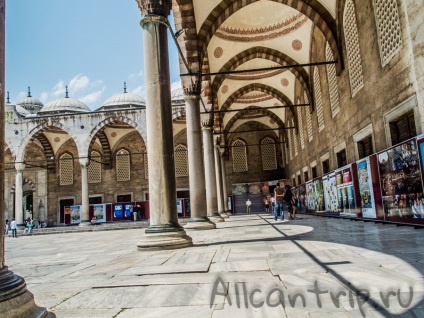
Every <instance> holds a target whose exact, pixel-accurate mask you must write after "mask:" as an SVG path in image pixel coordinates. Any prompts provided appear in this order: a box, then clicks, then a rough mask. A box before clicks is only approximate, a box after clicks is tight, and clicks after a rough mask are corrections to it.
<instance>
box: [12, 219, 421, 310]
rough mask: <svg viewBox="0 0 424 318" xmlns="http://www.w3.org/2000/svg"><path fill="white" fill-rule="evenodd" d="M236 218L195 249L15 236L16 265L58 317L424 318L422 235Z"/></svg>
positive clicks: (91, 235)
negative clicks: (152, 249)
mask: <svg viewBox="0 0 424 318" xmlns="http://www.w3.org/2000/svg"><path fill="white" fill-rule="evenodd" d="M301 218H302V219H299V220H295V221H284V222H281V221H274V220H273V218H272V217H271V216H269V215H265V214H251V215H240V216H232V217H231V218H230V219H227V220H226V222H224V223H218V224H217V229H216V230H209V231H188V234H189V235H190V236H191V237H192V238H193V242H194V247H191V248H186V249H180V250H174V251H157V252H139V251H137V250H136V243H137V241H138V240H139V239H140V237H141V235H142V232H143V229H128V230H124V231H122V230H121V231H95V232H76V233H61V234H51V235H39V236H25V237H19V238H18V239H14V238H11V237H7V238H6V264H7V265H8V266H9V268H10V269H11V270H13V271H14V272H15V273H17V274H19V275H21V276H23V277H24V278H25V280H26V282H27V285H28V289H29V290H30V291H31V292H32V293H33V294H34V295H35V299H36V302H37V304H39V305H42V306H46V307H48V308H49V310H51V311H52V312H54V313H55V314H56V315H57V317H78V318H81V317H102V318H103V317H118V318H130V317H131V318H132V317H134V318H135V317H137V318H138V317H165V316H172V317H173V318H176V317H184V318H188V317H214V318H215V317H232V318H234V317H314V318H315V317H326V318H332V317H392V316H393V317H399V316H401V317H424V301H423V299H424V244H423V243H424V232H423V230H420V229H414V228H413V227H397V226H395V225H382V224H374V223H364V222H360V221H349V220H342V219H332V218H319V217H314V216H304V215H303V216H301Z"/></svg>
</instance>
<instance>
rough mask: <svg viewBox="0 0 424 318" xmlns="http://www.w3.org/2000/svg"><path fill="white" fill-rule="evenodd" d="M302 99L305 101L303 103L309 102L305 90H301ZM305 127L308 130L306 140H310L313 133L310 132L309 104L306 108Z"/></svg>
mask: <svg viewBox="0 0 424 318" xmlns="http://www.w3.org/2000/svg"><path fill="white" fill-rule="evenodd" d="M303 100H304V101H305V104H309V98H308V94H306V92H303ZM306 129H307V131H308V140H309V141H312V140H313V139H314V135H313V133H312V115H311V111H310V106H309V107H308V108H306Z"/></svg>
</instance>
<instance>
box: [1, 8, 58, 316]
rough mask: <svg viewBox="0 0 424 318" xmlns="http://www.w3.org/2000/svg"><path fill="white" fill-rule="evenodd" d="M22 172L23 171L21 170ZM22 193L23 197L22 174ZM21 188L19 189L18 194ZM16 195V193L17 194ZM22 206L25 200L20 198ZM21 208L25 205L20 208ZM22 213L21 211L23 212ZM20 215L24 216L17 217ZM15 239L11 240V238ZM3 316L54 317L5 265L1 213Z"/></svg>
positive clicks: (2, 72)
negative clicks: (40, 305)
mask: <svg viewBox="0 0 424 318" xmlns="http://www.w3.org/2000/svg"><path fill="white" fill-rule="evenodd" d="M5 12H6V8H5V1H4V0H0V118H2V120H1V121H0V145H4V138H5V137H4V107H5V105H4V73H5V72H4V69H5V61H4V58H5V38H4V31H5V30H4V29H5V28H4V22H5V16H4V14H5ZM17 171H20V172H22V169H20V170H18V169H17ZM19 174H20V176H21V179H20V180H21V187H20V188H21V190H20V193H21V194H22V173H19ZM17 189H18V187H16V190H17ZM16 194H17V193H16ZM21 202H22V196H21ZM0 207H1V208H2V209H3V208H4V156H0ZM21 207H22V204H21ZM20 211H22V208H21V210H20ZM17 214H21V215H22V213H17ZM10 239H12V238H10ZM0 313H1V316H2V317H9V318H19V317H28V318H33V317H34V318H35V317H40V318H44V317H55V315H54V314H51V313H48V312H47V310H46V309H45V308H40V307H38V306H37V305H36V304H35V303H34V296H33V294H31V293H30V292H29V291H28V290H27V287H26V283H25V280H24V279H23V278H22V277H20V276H18V275H15V274H14V273H13V272H12V271H10V270H9V269H8V267H7V266H6V265H5V262H4V213H3V211H2V212H1V213H0Z"/></svg>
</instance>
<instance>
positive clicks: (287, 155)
mask: <svg viewBox="0 0 424 318" xmlns="http://www.w3.org/2000/svg"><path fill="white" fill-rule="evenodd" d="M286 142H288V141H287V140H286ZM284 156H285V159H286V161H285V163H286V166H287V165H288V164H289V151H288V147H287V143H286V144H284Z"/></svg>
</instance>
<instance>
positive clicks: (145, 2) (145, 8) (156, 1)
mask: <svg viewBox="0 0 424 318" xmlns="http://www.w3.org/2000/svg"><path fill="white" fill-rule="evenodd" d="M136 1H137V4H138V8H139V9H140V11H141V15H142V16H146V15H149V14H154V15H161V16H164V17H167V16H168V15H169V12H170V11H171V5H172V1H171V0H136Z"/></svg>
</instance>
